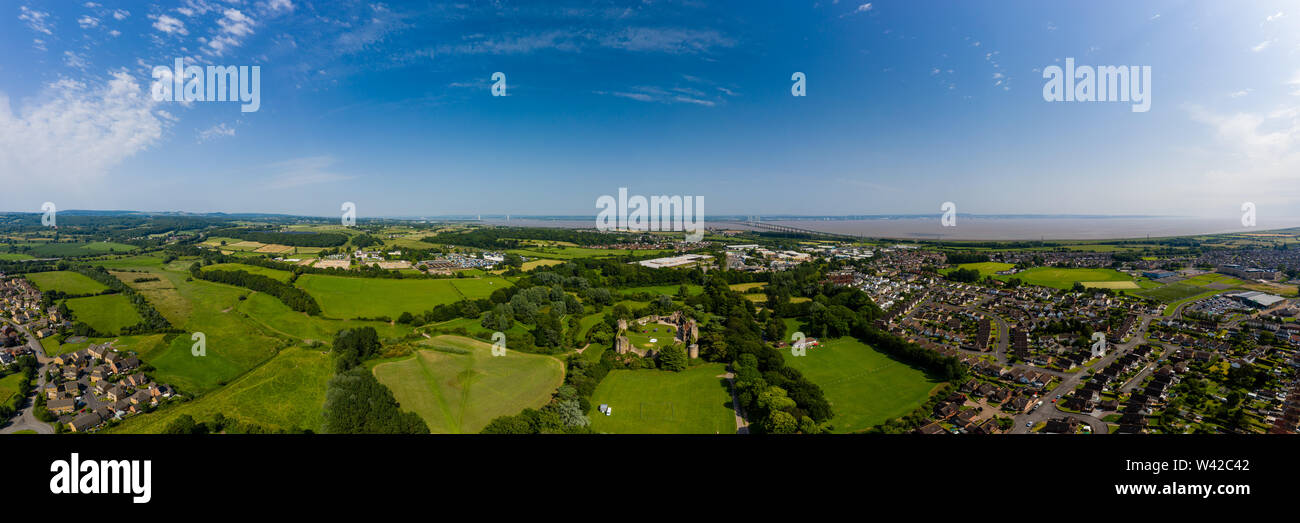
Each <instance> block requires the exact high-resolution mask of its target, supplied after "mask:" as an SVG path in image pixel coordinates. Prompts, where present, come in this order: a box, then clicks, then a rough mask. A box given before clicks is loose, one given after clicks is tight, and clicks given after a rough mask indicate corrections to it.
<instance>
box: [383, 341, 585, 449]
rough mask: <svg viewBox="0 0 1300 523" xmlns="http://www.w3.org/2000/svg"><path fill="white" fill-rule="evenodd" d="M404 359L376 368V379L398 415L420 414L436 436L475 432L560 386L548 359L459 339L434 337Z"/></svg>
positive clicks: (559, 369)
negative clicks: (389, 393)
mask: <svg viewBox="0 0 1300 523" xmlns="http://www.w3.org/2000/svg"><path fill="white" fill-rule="evenodd" d="M421 345H422V346H424V347H426V348H425V349H424V350H418V351H416V352H415V354H412V355H411V356H409V357H406V358H403V359H400V360H397V361H387V362H383V363H379V364H378V365H375V367H374V369H373V372H374V373H375V378H377V379H378V380H379V381H380V382H381V383H383V384H384V385H385V386H387V387H388V388H389V389H390V390H392V391H393V396H394V397H396V398H397V402H398V403H399V404H401V406H402V410H409V411H413V412H415V413H416V414H419V415H420V417H421V418H423V419H424V422H425V423H426V424H428V425H429V430H430V431H431V432H433V433H435V434H468V433H477V432H479V431H480V430H483V427H485V426H487V424H488V422H490V421H492V420H493V419H494V418H497V417H499V416H505V415H514V414H518V413H519V411H521V410H523V409H525V408H539V407H541V406H543V405H545V404H546V403H547V402H548V401H550V399H551V394H552V393H554V392H555V389H557V388H559V386H560V384H561V383H563V382H564V364H563V363H561V362H560V360H558V359H556V358H553V357H551V356H544V355H540V354H527V353H522V352H515V351H507V352H506V355H505V356H500V357H495V356H492V346H491V345H490V344H487V343H484V342H481V341H477V340H472V339H469V338H465V337H461V336H436V337H434V338H432V339H429V340H424V341H423V342H421Z"/></svg>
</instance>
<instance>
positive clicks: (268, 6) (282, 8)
mask: <svg viewBox="0 0 1300 523" xmlns="http://www.w3.org/2000/svg"><path fill="white" fill-rule="evenodd" d="M263 9H265V10H266V11H267V12H269V13H272V14H279V13H288V12H292V11H293V2H291V1H289V0H269V1H268V2H266V3H265V4H263Z"/></svg>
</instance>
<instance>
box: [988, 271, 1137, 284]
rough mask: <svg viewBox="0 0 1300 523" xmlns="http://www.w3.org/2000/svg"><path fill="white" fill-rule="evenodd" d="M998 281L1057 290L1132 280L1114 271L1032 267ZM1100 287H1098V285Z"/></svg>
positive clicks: (1000, 277) (999, 277) (1002, 277)
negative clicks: (1079, 284)
mask: <svg viewBox="0 0 1300 523" xmlns="http://www.w3.org/2000/svg"><path fill="white" fill-rule="evenodd" d="M995 278H997V279H999V280H1003V281H1006V280H1009V279H1011V278H1019V279H1020V281H1023V282H1025V283H1028V284H1030V285H1041V286H1043V287H1053V288H1057V289H1069V288H1071V287H1073V286H1074V284H1075V282H1083V283H1090V284H1098V283H1099V282H1132V281H1133V278H1132V277H1130V276H1129V275H1127V274H1124V273H1122V272H1119V271H1117V270H1114V269H1061V268H1057V267H1034V268H1032V269H1026V270H1023V271H1020V272H1018V273H1015V274H1010V275H1005V276H995ZM1098 286H1100V285H1098Z"/></svg>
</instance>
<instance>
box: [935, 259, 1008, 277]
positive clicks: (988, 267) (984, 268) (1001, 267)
mask: <svg viewBox="0 0 1300 523" xmlns="http://www.w3.org/2000/svg"><path fill="white" fill-rule="evenodd" d="M1012 267H1015V264H1011V263H998V262H980V263H959V264H957V266H956V267H954V268H951V269H947V270H944V271H942V272H943V273H944V274H948V273H949V272H951V271H955V270H957V269H975V270H977V271H979V272H980V279H983V278H984V277H985V276H995V275H996V274H997V272H998V271H1005V270H1007V269H1010V268H1012Z"/></svg>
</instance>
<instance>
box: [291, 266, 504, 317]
mask: <svg viewBox="0 0 1300 523" xmlns="http://www.w3.org/2000/svg"><path fill="white" fill-rule="evenodd" d="M508 283H509V282H507V281H506V280H504V279H502V278H483V279H480V280H466V281H460V280H453V279H436V280H432V279H401V280H398V279H383V278H353V277H347V276H325V275H319V274H304V275H302V276H301V277H300V278H298V281H297V282H296V283H295V285H297V286H298V287H300V288H302V289H303V290H305V291H307V292H308V293H309V294H311V295H312V296H313V297H315V298H316V301H317V302H319V303H320V306H321V310H322V311H323V313H324V315H325V316H328V317H331V318H341V319H344V318H346V319H350V318H376V317H380V316H387V317H389V318H394V319H395V318H397V317H398V316H400V315H401V314H402V313H403V312H410V313H412V314H416V313H421V312H424V311H427V310H429V309H432V308H433V307H434V306H435V305H441V304H444V303H452V302H456V301H460V300H461V299H463V298H464V297H465V296H467V295H470V296H473V297H475V298H485V297H487V296H488V295H489V294H491V293H492V290H495V289H497V288H500V287H503V286H505V285H507V284H508ZM461 288H464V289H465V292H463V293H462V291H461V290H459V289H461Z"/></svg>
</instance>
